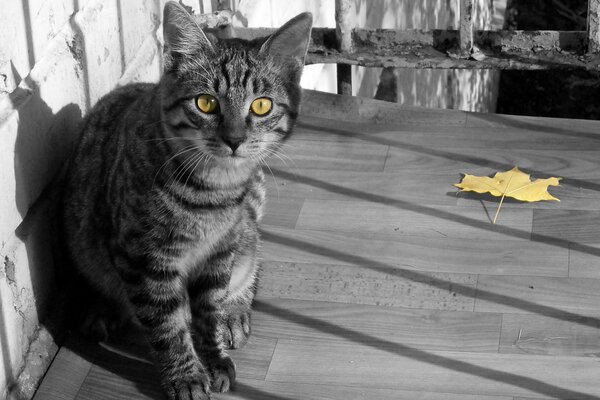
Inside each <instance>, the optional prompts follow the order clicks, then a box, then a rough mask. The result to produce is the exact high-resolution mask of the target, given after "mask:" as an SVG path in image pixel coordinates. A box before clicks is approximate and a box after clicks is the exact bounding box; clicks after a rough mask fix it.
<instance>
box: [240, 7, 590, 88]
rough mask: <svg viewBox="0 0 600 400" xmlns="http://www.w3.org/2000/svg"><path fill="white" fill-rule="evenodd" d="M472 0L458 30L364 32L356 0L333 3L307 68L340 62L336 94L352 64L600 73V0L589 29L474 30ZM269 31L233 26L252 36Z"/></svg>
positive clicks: (315, 31) (314, 35)
mask: <svg viewBox="0 0 600 400" xmlns="http://www.w3.org/2000/svg"><path fill="white" fill-rule="evenodd" d="M473 2H474V0H460V18H459V21H460V22H459V28H458V29H456V30H449V29H434V30H393V29H360V28H356V27H354V26H352V25H351V22H350V21H353V20H354V18H352V16H353V13H355V10H354V0H335V21H336V27H335V29H331V28H314V29H313V32H312V40H311V43H310V45H309V49H308V54H307V57H306V63H307V64H316V63H326V64H327V63H335V64H337V79H338V93H340V94H351V93H352V76H351V66H352V65H357V66H363V67H394V68H420V69H422V68H439V69H520V70H547V69H588V70H596V71H599V70H600V0H589V2H588V15H587V31H556V30H543V31H541V30H540V31H522V30H517V31H510V30H496V31H491V30H475V29H474V27H473ZM272 31H273V29H269V28H235V30H234V32H233V35H234V36H237V37H244V38H254V37H258V36H262V35H266V34H268V33H270V32H272Z"/></svg>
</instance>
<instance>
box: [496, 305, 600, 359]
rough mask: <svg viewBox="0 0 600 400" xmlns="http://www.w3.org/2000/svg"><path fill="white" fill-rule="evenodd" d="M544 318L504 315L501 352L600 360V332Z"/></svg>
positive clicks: (596, 328) (593, 328) (587, 326)
mask: <svg viewBox="0 0 600 400" xmlns="http://www.w3.org/2000/svg"><path fill="white" fill-rule="evenodd" d="M599 328H600V324H598V325H596V326H594V324H592V326H589V325H583V324H580V323H577V321H562V320H559V319H556V318H549V317H544V316H540V315H525V314H512V313H508V314H503V316H502V333H501V336H500V352H501V353H515V354H539V355H547V356H579V357H592V358H598V357H599V356H600V341H599V340H598V329H599Z"/></svg>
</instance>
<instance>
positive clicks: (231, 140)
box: [223, 137, 244, 152]
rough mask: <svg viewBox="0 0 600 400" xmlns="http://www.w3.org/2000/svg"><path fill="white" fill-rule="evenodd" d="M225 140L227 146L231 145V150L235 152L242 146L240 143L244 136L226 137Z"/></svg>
mask: <svg viewBox="0 0 600 400" xmlns="http://www.w3.org/2000/svg"><path fill="white" fill-rule="evenodd" d="M223 141H224V142H225V144H226V145H227V146H229V147H230V148H231V151H233V152H235V151H236V150H237V148H238V147H240V145H241V144H242V142H243V141H244V138H243V137H224V138H223Z"/></svg>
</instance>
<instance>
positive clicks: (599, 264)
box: [569, 240, 600, 279]
mask: <svg viewBox="0 0 600 400" xmlns="http://www.w3.org/2000/svg"><path fill="white" fill-rule="evenodd" d="M599 242H600V240H599ZM586 246H587V247H588V248H584V249H581V248H580V246H571V247H570V248H569V277H572V278H592V279H600V245H599V244H598V243H595V244H594V243H589V244H586ZM589 248H592V249H594V250H596V251H595V252H592V251H589Z"/></svg>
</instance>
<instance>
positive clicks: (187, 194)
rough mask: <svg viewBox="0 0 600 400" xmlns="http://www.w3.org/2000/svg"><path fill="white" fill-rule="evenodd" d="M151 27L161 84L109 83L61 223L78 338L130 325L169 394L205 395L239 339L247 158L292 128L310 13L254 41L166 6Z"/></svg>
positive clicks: (253, 252)
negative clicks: (80, 286)
mask: <svg viewBox="0 0 600 400" xmlns="http://www.w3.org/2000/svg"><path fill="white" fill-rule="evenodd" d="M163 23H164V39H165V52H164V73H163V76H162V78H161V80H160V82H159V83H158V84H157V85H152V84H134V85H129V86H125V87H122V88H119V89H116V90H114V91H113V92H111V93H109V94H108V95H107V96H105V97H104V98H103V99H101V100H100V101H99V102H98V104H97V105H96V106H95V107H94V109H93V110H92V111H91V112H90V114H89V115H88V116H87V118H86V120H85V121H84V126H83V131H82V133H81V135H82V136H81V141H80V143H79V144H78V146H77V148H76V151H75V154H74V156H73V158H72V160H71V162H70V166H69V167H68V172H67V178H66V185H65V192H64V196H63V204H62V207H63V211H62V224H63V226H64V231H65V236H66V237H65V241H66V247H67V250H68V254H69V257H70V258H71V259H72V261H73V264H74V265H75V267H76V271H77V273H78V274H79V275H80V276H81V277H82V278H83V281H84V282H85V283H86V284H87V285H89V287H90V288H91V291H90V293H89V294H88V296H93V298H94V303H95V307H94V309H93V310H91V311H89V313H88V315H87V318H86V319H85V328H86V330H87V331H88V333H90V334H91V335H93V336H95V337H96V339H106V338H107V336H108V335H109V333H111V329H110V328H111V327H113V326H115V325H118V322H123V321H128V320H130V321H136V322H137V323H139V325H141V326H142V327H143V329H144V331H145V332H146V335H147V339H148V342H149V344H150V346H151V347H152V349H153V353H154V356H155V360H156V364H157V366H158V367H159V368H160V372H161V379H162V385H163V388H164V390H165V391H166V393H167V395H168V397H169V398H170V399H208V398H210V395H209V393H210V390H213V391H226V390H228V389H229V388H230V386H231V385H232V384H233V382H234V379H235V366H234V363H233V361H232V360H231V358H230V357H229V356H228V355H227V354H226V352H225V349H226V348H236V347H239V346H241V345H243V344H244V343H245V341H246V339H247V337H248V335H249V334H250V305H251V302H252V300H253V297H254V293H255V282H256V276H257V269H258V264H257V248H258V243H259V237H258V233H257V223H258V222H259V220H260V218H261V215H262V209H263V203H264V199H265V189H264V186H263V181H264V178H263V174H262V171H261V169H260V166H259V164H260V162H261V161H262V160H263V159H264V158H265V157H266V156H267V155H269V154H270V153H273V152H274V151H276V150H277V148H278V146H279V145H280V144H281V142H282V141H284V140H285V139H287V137H288V136H289V135H290V133H291V131H292V127H293V125H294V122H295V119H296V117H297V113H298V107H299V101H300V87H299V80H300V75H301V73H302V67H303V64H304V57H305V55H306V51H307V47H308V43H309V39H310V31H311V25H312V17H311V15H310V14H308V13H304V14H300V15H298V16H297V17H295V18H293V19H292V20H290V21H289V22H288V23H286V24H285V25H284V26H283V27H282V28H280V29H279V30H278V31H277V32H276V33H274V34H273V35H271V36H269V37H267V38H262V39H257V40H253V41H244V40H240V39H216V38H214V37H212V36H210V35H205V33H204V32H203V31H202V30H201V29H200V28H199V26H198V25H197V24H196V22H195V21H194V19H193V18H192V17H191V16H190V15H189V14H188V13H187V12H186V11H185V10H184V9H183V8H182V7H181V6H180V5H178V4H177V3H175V2H169V3H167V4H166V6H165V9H164V22H163ZM92 293H93V295H92Z"/></svg>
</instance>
